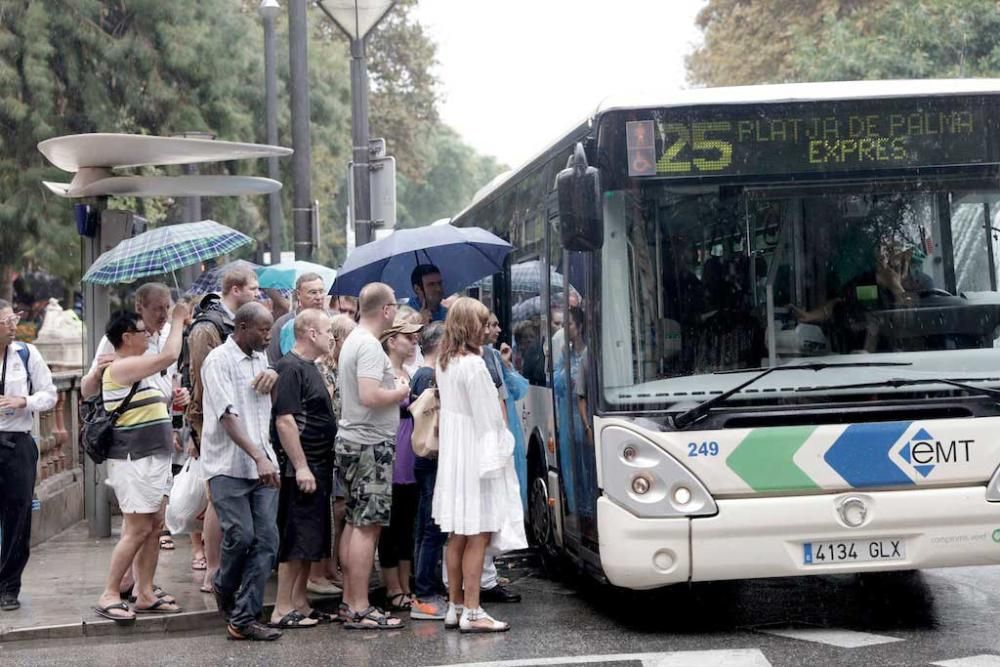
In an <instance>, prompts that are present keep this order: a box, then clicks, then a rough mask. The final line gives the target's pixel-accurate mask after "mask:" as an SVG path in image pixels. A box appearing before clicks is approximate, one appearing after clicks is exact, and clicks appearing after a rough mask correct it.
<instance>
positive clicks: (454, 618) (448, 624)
mask: <svg viewBox="0 0 1000 667" xmlns="http://www.w3.org/2000/svg"><path fill="white" fill-rule="evenodd" d="M462 611H463V608H462V605H456V604H452V603H450V602H449V603H448V611H447V613H445V615H444V627H445V628H446V629H448V630H454V629H455V628H457V627H458V623H459V620H458V619H459V617H460V616H461V615H462Z"/></svg>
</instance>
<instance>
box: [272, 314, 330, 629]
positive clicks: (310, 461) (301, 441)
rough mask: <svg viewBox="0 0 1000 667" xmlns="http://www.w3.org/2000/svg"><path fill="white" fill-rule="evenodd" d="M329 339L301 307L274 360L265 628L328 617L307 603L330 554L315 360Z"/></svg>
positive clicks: (323, 394) (323, 322)
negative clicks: (273, 549) (272, 568)
mask: <svg viewBox="0 0 1000 667" xmlns="http://www.w3.org/2000/svg"><path fill="white" fill-rule="evenodd" d="M332 342H333V332H332V331H331V322H330V316H329V315H327V314H326V313H325V312H324V311H322V310H317V309H315V308H309V309H306V310H303V311H302V312H300V313H299V314H298V315H297V316H296V317H295V345H294V346H293V347H292V349H291V351H289V353H288V354H286V355H285V356H284V357H282V358H281V360H280V361H279V362H278V364H277V366H276V370H277V371H278V384H277V385H276V386H275V388H274V400H273V406H272V409H271V413H272V415H273V416H274V420H273V426H272V428H273V430H272V437H273V439H274V440H275V442H276V443H277V444H278V445H279V451H280V453H281V458H282V461H281V463H282V466H281V467H282V478H283V483H282V485H281V493H280V500H279V506H278V532H279V534H280V535H281V547H280V550H279V552H278V561H279V563H280V565H279V566H278V595H277V600H276V601H275V604H274V612H273V613H272V614H271V626H272V627H276V628H282V629H283V628H302V627H309V626H313V625H316V624H317V623H319V622H320V621H328V622H329V621H332V620H333V617H332V616H330V615H329V614H325V613H323V612H320V611H318V610H316V609H313V608H312V606H311V605H310V604H309V598H308V596H307V594H306V590H307V584H308V581H309V567H310V564H311V563H315V562H318V561H321V560H323V559H324V558H327V557H328V556H329V555H330V542H331V535H330V492H331V491H332V489H331V486H332V481H333V451H332V449H331V447H330V445H331V443H332V442H333V439H334V436H335V435H336V433H337V423H336V420H335V419H334V416H333V403H332V402H331V400H330V394H329V392H328V391H327V390H326V384H325V383H324V382H323V376H322V375H321V374H320V371H319V368H318V367H317V366H316V360H317V359H318V358H320V357H321V356H324V355H326V354H329V352H330V345H331V343H332Z"/></svg>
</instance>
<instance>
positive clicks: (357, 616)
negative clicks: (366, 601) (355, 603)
mask: <svg viewBox="0 0 1000 667" xmlns="http://www.w3.org/2000/svg"><path fill="white" fill-rule="evenodd" d="M365 621H371V623H365ZM389 621H398V623H390V622H389ZM405 626H406V624H405V623H403V621H402V619H400V618H396V617H395V616H390V615H389V614H387V613H385V612H384V611H382V610H381V609H379V608H378V607H368V609H365V610H364V611H362V612H356V613H354V614H353V615H352V616H351V620H350V621H347V622H346V623H344V627H345V628H346V629H348V630H399V629H400V628H403V627H405Z"/></svg>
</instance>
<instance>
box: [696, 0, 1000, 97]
mask: <svg viewBox="0 0 1000 667" xmlns="http://www.w3.org/2000/svg"><path fill="white" fill-rule="evenodd" d="M998 9H1000V7H998V5H997V2H996V0H866V1H864V2H862V1H859V0H798V1H796V2H788V1H784V0H709V2H708V4H707V5H706V7H705V8H704V9H703V10H702V12H701V14H699V17H698V24H699V26H700V27H701V28H702V30H703V32H704V35H705V43H704V46H702V47H701V48H699V49H697V50H696V51H695V52H694V53H693V54H692V55H691V56H690V57H689V58H688V62H687V65H688V75H689V78H690V80H691V81H692V82H693V83H699V84H707V85H732V84H752V83H780V82H788V81H836V80H857V79H892V78H929V77H943V78H949V77H976V76H996V75H997V74H998V73H1000V43H998V42H997V40H996V34H997V28H998V27H1000V11H998Z"/></svg>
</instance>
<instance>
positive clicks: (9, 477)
mask: <svg viewBox="0 0 1000 667" xmlns="http://www.w3.org/2000/svg"><path fill="white" fill-rule="evenodd" d="M18 320H20V318H19V317H18V316H17V315H16V314H15V313H14V311H13V309H11V306H10V304H9V303H8V302H7V301H4V300H3V299H0V357H2V358H3V362H2V370H0V529H2V531H3V534H2V537H0V610H2V611H13V610H15V609H17V608H18V607H20V606H21V603H20V602H18V600H17V598H18V595H20V593H21V574H22V573H23V572H24V568H25V566H26V565H27V564H28V556H29V554H30V548H31V496H32V493H34V489H35V466H36V465H37V463H38V447H36V446H35V441H34V439H33V438H32V437H31V425H32V414H34V413H37V412H44V411H45V410H49V409H51V408H52V407H53V406H54V405H55V404H56V388H55V385H53V384H52V374H51V373H49V367H48V366H46V365H45V360H44V359H42V355H41V354H39V352H38V350H37V349H36V348H35V346H34V345H28V344H27V343H18V342H16V341H15V340H14V335H15V334H16V333H17V323H18Z"/></svg>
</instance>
